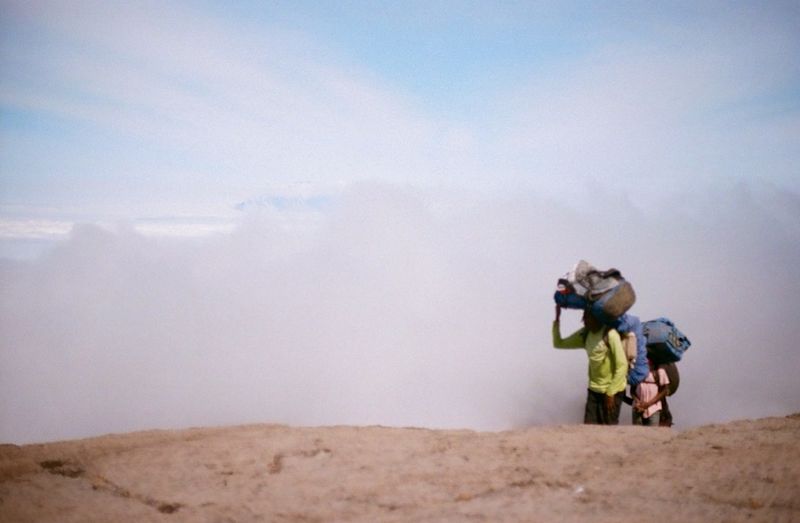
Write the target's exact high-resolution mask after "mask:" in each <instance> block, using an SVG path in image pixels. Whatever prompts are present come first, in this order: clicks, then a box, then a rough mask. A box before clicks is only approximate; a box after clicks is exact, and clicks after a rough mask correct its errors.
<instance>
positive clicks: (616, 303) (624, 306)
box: [555, 260, 636, 324]
mask: <svg viewBox="0 0 800 523" xmlns="http://www.w3.org/2000/svg"><path fill="white" fill-rule="evenodd" d="M555 301H556V303H557V304H559V305H561V306H562V307H565V308H568V309H587V308H588V309H589V310H590V311H591V313H592V314H593V315H594V316H595V317H596V318H597V319H599V320H600V321H602V322H603V323H605V324H609V323H612V322H614V321H615V320H617V319H618V318H619V317H620V316H622V315H623V314H625V313H626V312H627V311H628V309H630V308H631V307H633V304H634V303H635V302H636V293H635V292H633V286H632V285H631V284H630V283H629V282H628V281H626V280H625V278H623V277H622V273H620V272H619V271H618V270H617V269H609V270H607V271H600V270H597V269H596V268H595V267H594V266H593V265H591V264H589V263H588V262H586V261H585V260H581V261H579V262H578V263H577V264H576V265H575V267H573V269H572V270H571V271H569V272H568V273H567V274H565V275H564V276H563V277H562V278H561V279H559V280H558V285H557V286H556V294H555Z"/></svg>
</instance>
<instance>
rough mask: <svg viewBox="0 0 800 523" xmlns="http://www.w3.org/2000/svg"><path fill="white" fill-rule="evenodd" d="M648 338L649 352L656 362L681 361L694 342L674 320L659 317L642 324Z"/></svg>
mask: <svg viewBox="0 0 800 523" xmlns="http://www.w3.org/2000/svg"><path fill="white" fill-rule="evenodd" d="M642 331H643V332H644V337H645V338H646V339H647V353H648V355H649V356H650V359H652V360H653V361H654V362H655V363H670V362H675V361H680V359H681V358H682V357H683V353H684V352H686V350H687V349H688V348H689V346H691V344H692V342H690V341H689V338H687V337H686V335H685V334H683V333H682V332H681V331H680V330H678V328H677V327H676V326H675V324H674V323H672V321H670V320H669V319H667V318H658V319H655V320H650V321H646V322H644V323H643V324H642Z"/></svg>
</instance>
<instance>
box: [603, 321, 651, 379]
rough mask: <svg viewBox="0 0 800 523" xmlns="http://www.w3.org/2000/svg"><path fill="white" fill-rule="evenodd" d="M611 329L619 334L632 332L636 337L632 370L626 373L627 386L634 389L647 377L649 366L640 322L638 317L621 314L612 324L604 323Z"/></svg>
mask: <svg viewBox="0 0 800 523" xmlns="http://www.w3.org/2000/svg"><path fill="white" fill-rule="evenodd" d="M606 325H608V326H609V327H613V328H614V329H616V330H617V332H619V333H620V334H627V333H628V332H632V333H634V334H635V335H636V359H635V360H634V362H633V368H631V369H630V370H629V371H628V385H630V386H631V387H635V386H636V385H638V384H639V383H641V382H642V381H644V379H645V378H646V377H647V374H648V373H649V372H650V365H649V364H648V363H647V346H646V343H645V337H644V333H643V332H642V322H641V321H639V317H638V316H634V315H632V314H623V315H622V316H620V317H619V318H617V319H616V320H614V321H613V322H609V323H606Z"/></svg>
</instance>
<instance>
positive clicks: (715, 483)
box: [0, 415, 800, 522]
mask: <svg viewBox="0 0 800 523" xmlns="http://www.w3.org/2000/svg"><path fill="white" fill-rule="evenodd" d="M639 519H646V520H651V521H787V522H789V521H800V415H793V416H789V417H786V418H766V419H761V420H755V421H741V422H734V423H729V424H724V425H709V426H705V427H700V428H695V429H691V430H686V431H682V432H677V431H673V430H670V429H651V428H642V427H632V426H621V427H588V426H580V425H578V426H554V427H536V428H531V429H527V430H517V431H509V432H496V433H488V432H473V431H440V430H427V429H416V428H385V427H323V428H292V427H287V426H280V425H259V426H242V427H228V428H212V429H190V430H182V431H154V432H140V433H132V434H124V435H113V436H104V437H99V438H92V439H86V440H76V441H65V442H57V443H49V444H43V445H26V446H22V447H19V446H15V445H2V446H0V521H3V522H26V521H37V522H40V521H47V522H73V521H74V522H78V521H80V522H89V521H98V522H99V521H102V522H125V521H130V522H134V521H135V522H140V521H168V522H183V521H187V522H189V521H191V522H196V521H197V522H228V521H235V522H249V521H276V522H280V521H297V522H301V521H302V522H310V521H370V522H373V521H415V522H416V521H473V520H474V521H492V522H494V521H526V522H528V521H548V522H549V521H614V522H620V521H636V520H639Z"/></svg>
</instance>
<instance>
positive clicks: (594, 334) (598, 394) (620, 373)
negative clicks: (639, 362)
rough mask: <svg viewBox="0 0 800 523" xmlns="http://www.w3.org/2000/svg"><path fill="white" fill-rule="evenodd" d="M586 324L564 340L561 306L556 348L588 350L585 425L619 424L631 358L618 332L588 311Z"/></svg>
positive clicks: (555, 327) (557, 320) (555, 341)
mask: <svg viewBox="0 0 800 523" xmlns="http://www.w3.org/2000/svg"><path fill="white" fill-rule="evenodd" d="M583 324H584V326H583V327H582V328H581V329H579V330H578V331H576V332H574V333H573V334H571V335H569V336H567V337H566V338H562V337H561V306H560V305H556V319H555V321H554V322H553V347H555V348H556V349H584V350H586V354H587V355H588V356H589V387H588V395H587V397H586V407H585V410H584V415H583V422H584V423H585V424H594V425H618V424H619V410H620V405H621V404H622V398H623V397H624V396H625V385H626V383H627V374H628V359H627V357H626V356H625V351H624V350H623V348H622V341H621V340H620V336H619V333H618V332H617V331H616V330H615V329H613V328H608V327H605V326H604V325H603V324H602V323H601V322H600V321H599V320H598V319H597V318H595V317H594V316H593V315H592V314H591V312H590V311H589V310H588V309H585V310H584V312H583Z"/></svg>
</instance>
